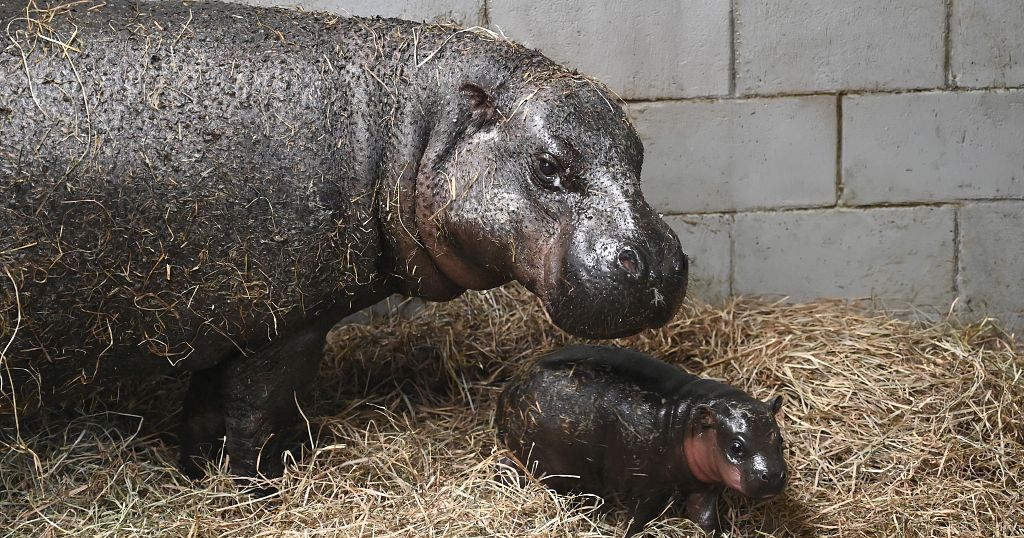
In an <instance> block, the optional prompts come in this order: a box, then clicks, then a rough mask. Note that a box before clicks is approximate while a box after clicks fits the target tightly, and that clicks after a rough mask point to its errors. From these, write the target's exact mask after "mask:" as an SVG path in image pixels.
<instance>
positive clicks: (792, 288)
mask: <svg viewBox="0 0 1024 538" xmlns="http://www.w3.org/2000/svg"><path fill="white" fill-rule="evenodd" d="M953 253H954V210H953V208H951V207H940V208H935V207H911V208H880V209H865V210H860V209H856V210H851V209H828V210H808V211H785V212H775V213H740V214H737V215H736V222H735V225H734V227H733V275H734V276H733V292H734V293H737V294H742V295H765V294H770V295H788V296H790V297H791V298H792V299H794V300H805V299H812V298H868V297H870V298H874V299H880V300H882V301H884V302H885V303H886V304H890V305H900V306H902V305H906V304H914V305H935V306H943V305H946V306H948V305H949V304H951V303H952V301H953V298H954V297H955V292H954V289H953V279H954V261H953V259H954V254H953Z"/></svg>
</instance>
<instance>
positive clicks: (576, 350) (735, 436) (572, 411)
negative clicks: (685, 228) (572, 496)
mask: <svg viewBox="0 0 1024 538" xmlns="http://www.w3.org/2000/svg"><path fill="white" fill-rule="evenodd" d="M781 402H782V400H781V397H776V398H775V399H773V400H771V401H770V402H768V403H765V402H761V401H758V400H755V399H754V398H751V397H750V396H749V395H747V394H746V393H744V392H743V391H741V390H739V389H736V388H733V387H730V386H729V385H725V384H722V383H719V382H716V381H712V380H709V379H702V378H699V377H696V376H692V375H689V374H686V373H684V372H683V371H681V370H679V369H678V368H676V367H674V366H671V365H669V364H667V363H665V362H662V361H660V360H658V359H655V358H654V357H651V356H649V355H645V354H643V353H638V352H635V351H630V350H627V349H619V348H614V347H607V346H572V347H568V348H564V349H561V350H558V351H555V352H552V353H550V354H548V355H545V356H543V357H541V358H540V359H539V360H538V361H537V362H536V363H535V364H534V365H532V366H531V367H530V368H529V369H527V370H524V371H523V372H522V373H520V374H519V375H517V376H516V377H515V378H514V379H513V380H512V381H511V382H510V383H509V385H508V387H506V388H505V391H504V392H503V393H502V394H501V397H500V399H499V402H498V411H497V425H498V432H499V437H500V438H501V440H502V441H503V442H504V443H505V444H506V445H507V446H508V448H509V450H511V452H512V454H513V455H514V456H515V457H516V458H517V459H518V460H519V461H520V463H521V464H523V465H524V466H525V467H526V468H527V469H529V470H530V472H532V473H533V474H534V476H536V477H538V478H539V479H540V480H541V481H542V482H543V483H544V484H545V485H547V486H549V487H551V488H553V489H555V490H557V491H561V492H569V491H576V492H584V493H593V494H596V495H600V496H602V497H605V498H611V499H617V500H619V501H620V502H622V503H623V504H625V505H626V506H627V507H630V508H632V509H633V518H632V522H631V523H630V525H629V528H628V529H627V531H626V536H627V537H628V536H632V535H633V534H635V533H637V532H640V530H641V529H643V527H644V525H646V524H647V523H648V522H649V521H650V520H651V519H653V518H654V517H656V516H657V515H658V514H659V513H661V511H662V510H663V509H664V508H665V506H666V505H667V504H668V501H669V500H670V498H671V497H672V495H674V494H678V495H680V497H681V499H682V500H683V502H684V503H685V510H686V516H687V517H688V518H690V519H691V520H693V521H694V522H696V523H697V525H699V526H700V527H701V528H702V529H704V530H705V531H707V532H713V533H716V534H717V533H718V531H719V529H720V524H719V521H718V498H719V495H720V494H721V492H722V490H723V489H724V488H730V489H733V490H735V491H738V492H740V493H742V494H743V495H746V496H748V497H754V498H767V497H771V496H773V495H776V494H778V493H780V492H781V491H782V490H783V488H784V487H785V485H786V478H787V477H786V462H785V460H784V459H783V451H782V436H781V434H780V433H779V427H778V424H776V422H775V418H774V416H775V414H776V413H777V412H778V411H779V407H780V405H781Z"/></svg>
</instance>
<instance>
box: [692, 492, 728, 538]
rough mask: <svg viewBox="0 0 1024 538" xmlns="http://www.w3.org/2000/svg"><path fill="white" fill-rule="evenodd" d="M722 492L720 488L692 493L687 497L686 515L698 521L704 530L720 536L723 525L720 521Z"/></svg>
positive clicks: (695, 521)
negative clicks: (719, 501) (719, 504)
mask: <svg viewBox="0 0 1024 538" xmlns="http://www.w3.org/2000/svg"><path fill="white" fill-rule="evenodd" d="M721 494H722V490H721V489H720V488H716V489H712V490H709V491H704V492H701V493H691V494H690V495H689V496H688V497H686V517H688V518H690V520H691V521H693V522H694V523H696V524H697V525H698V526H699V527H700V528H701V529H703V530H704V532H709V533H711V534H712V536H718V535H719V531H721V525H720V524H719V522H718V497H719V496H720V495H721Z"/></svg>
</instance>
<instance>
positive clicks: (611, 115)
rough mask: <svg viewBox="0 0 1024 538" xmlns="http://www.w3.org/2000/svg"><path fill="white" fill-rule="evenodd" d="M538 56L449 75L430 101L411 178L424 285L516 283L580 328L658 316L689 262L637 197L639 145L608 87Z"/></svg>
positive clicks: (611, 329) (680, 288) (608, 329)
mask: <svg viewBox="0 0 1024 538" xmlns="http://www.w3.org/2000/svg"><path fill="white" fill-rule="evenodd" d="M520 50H521V49H520ZM530 59H531V60H532V61H526V62H521V63H520V64H519V65H518V66H517V67H516V68H515V69H514V70H512V71H511V72H506V71H503V70H501V69H497V70H495V69H488V68H487V67H486V66H485V67H484V68H481V69H478V70H477V72H476V77H470V78H468V79H467V78H461V79H454V80H451V81H450V88H451V91H450V92H448V94H447V95H446V96H445V97H444V98H441V99H440V100H439V101H438V102H436V103H435V104H434V106H436V110H437V111H436V113H437V114H438V116H437V118H438V119H437V121H436V123H435V124H434V126H433V130H432V131H431V134H430V141H429V143H428V145H427V148H426V151H425V157H424V159H423V161H422V162H421V164H420V169H419V170H418V173H417V174H416V185H415V192H416V194H415V226H416V228H417V230H418V233H419V239H420V245H421V246H422V247H424V250H425V251H426V252H427V253H429V259H430V263H432V264H433V267H430V268H425V269H426V270H425V271H422V272H421V273H420V274H421V275H423V278H424V279H426V280H429V281H430V282H427V283H426V285H424V284H423V283H421V285H420V288H421V289H425V288H427V287H430V286H433V287H434V288H435V289H438V288H441V289H443V288H445V286H447V287H448V288H450V289H452V290H458V291H461V290H462V289H488V288H492V287H494V286H497V285H500V284H502V283H504V282H507V281H509V280H512V279H514V280H517V281H519V282H520V283H522V284H523V285H525V286H526V287H527V288H528V289H529V290H530V291H532V292H533V293H534V294H536V295H537V296H538V297H540V299H541V300H542V302H543V304H544V306H545V308H546V310H547V312H548V314H549V315H550V317H551V319H552V320H553V321H554V322H555V323H556V324H557V325H558V326H559V327H561V328H562V329H564V330H565V331H567V332H569V333H572V334H575V335H578V336H583V337H590V338H613V337H619V336H625V335H629V334H633V333H636V332H638V331H640V330H643V329H645V328H650V327H658V326H661V325H663V324H664V323H666V322H667V321H668V320H669V319H670V318H671V317H672V316H673V315H674V314H675V312H676V310H677V308H678V307H679V305H680V303H681V302H682V300H683V297H684V295H685V293H686V281H687V259H686V256H685V255H684V254H683V252H682V250H681V248H680V245H679V240H678V239H677V238H676V236H675V234H674V233H673V232H672V230H671V229H670V228H669V227H668V226H667V225H666V224H665V222H664V221H662V219H661V218H660V217H659V216H658V215H657V214H656V213H655V212H654V211H653V209H652V208H651V207H650V205H648V204H647V202H646V201H645V200H644V198H643V194H642V193H641V190H640V168H641V164H642V163H643V145H642V144H641V142H640V139H639V137H638V136H637V134H636V131H635V130H634V129H633V127H632V125H631V124H630V122H629V120H628V119H627V118H626V115H625V113H624V112H623V110H622V109H621V107H619V106H618V104H617V103H616V99H615V98H613V97H612V96H611V95H610V94H609V93H608V92H607V91H606V90H605V89H603V87H602V86H601V85H599V84H597V83H595V82H593V81H591V80H590V79H587V78H585V77H582V76H580V75H578V74H575V73H570V72H566V71H565V70H563V69H561V68H559V67H557V66H554V65H553V64H550V62H548V61H547V60H546V59H543V57H541V56H539V55H536V56H534V57H531V58H530ZM496 72H497V73H498V75H496V74H495V73H496ZM444 85H445V84H442V86H444ZM421 261H422V260H421ZM445 280H446V281H447V282H438V281H445ZM420 294H421V295H427V294H424V293H420Z"/></svg>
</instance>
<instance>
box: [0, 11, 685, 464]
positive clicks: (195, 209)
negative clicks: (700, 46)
mask: <svg viewBox="0 0 1024 538" xmlns="http://www.w3.org/2000/svg"><path fill="white" fill-rule="evenodd" d="M0 30H2V31H3V32H4V36H3V37H4V39H3V40H2V45H0V46H2V47H3V49H2V51H0V278H2V280H0V287H2V289H3V293H2V295H0V298H2V302H0V346H3V347H0V351H3V360H4V361H5V365H4V368H3V369H0V371H3V372H4V374H3V375H4V376H5V377H6V378H7V379H5V383H4V387H5V388H4V391H3V392H4V393H5V398H6V399H5V401H4V405H5V407H6V409H7V413H8V416H10V415H9V414H10V412H11V410H12V409H13V408H14V407H16V406H15V405H14V404H15V402H14V397H15V395H18V396H20V397H21V399H20V400H18V402H17V403H18V405H20V406H22V407H24V406H25V405H26V402H29V401H39V400H42V401H45V397H46V396H47V395H51V394H60V393H67V391H69V390H70V389H72V388H73V387H74V386H81V385H91V386H94V387H95V386H103V385H106V384H110V383H113V382H114V381H113V380H123V379H125V378H127V377H128V376H131V375H134V374H152V373H159V372H167V371H168V370H171V371H176V372H181V373H184V372H189V373H190V374H191V381H190V387H189V392H188V394H187V395H186V399H185V403H184V427H183V436H182V443H183V447H182V461H183V463H184V464H185V466H186V470H189V471H191V472H196V471H197V470H198V468H197V467H195V459H194V457H195V456H206V455H208V452H209V450H210V449H211V447H213V446H220V442H219V440H218V439H219V438H221V437H224V436H225V435H226V448H227V451H228V453H229V455H230V464H231V469H232V471H233V472H235V473H238V474H243V475H251V474H254V473H256V472H257V471H261V472H266V473H268V474H275V473H277V472H279V471H280V458H279V457H278V453H279V451H280V448H279V439H280V437H281V436H280V435H279V432H280V431H281V430H282V428H284V427H285V426H286V425H288V424H289V423H294V422H295V419H294V417H295V413H296V407H295V393H296V391H299V390H300V389H302V388H304V387H306V386H308V385H309V383H310V381H311V379H312V377H313V376H314V374H315V372H316V370H317V365H318V360H319V358H320V355H321V353H322V348H323V344H324V336H325V334H326V333H327V331H328V330H329V329H330V328H331V327H332V326H333V325H334V324H335V323H336V322H337V321H338V320H339V319H341V318H342V317H344V316H345V315H347V314H349V313H352V312H354V311H357V310H359V309H361V308H364V307H366V306H368V305H371V304H373V303H376V302H377V301H379V300H381V299H382V298H384V297H386V296H388V295H390V294H392V293H402V294H405V295H409V296H415V297H422V298H425V299H428V300H433V301H444V300H448V299H452V298H454V297H456V296H458V295H459V294H460V293H462V292H463V291H464V290H466V289H477V290H482V289H487V288H491V287H494V286H498V285H500V284H502V283H504V282H508V281H510V280H517V281H519V282H521V283H522V284H524V285H525V286H526V287H527V288H529V289H530V290H531V291H532V292H533V293H535V294H536V295H537V296H539V297H540V298H541V300H542V302H543V304H544V306H545V308H546V309H547V311H548V313H549V314H550V316H551V319H553V320H554V322H555V323H556V324H558V325H559V326H560V327H561V328H563V329H564V330H566V331H568V332H570V333H573V334H576V335H581V336H585V337H594V338H601V337H616V336H623V335H628V334H631V333H635V332H637V331H640V330H642V329H644V328H648V327H656V326H659V325H661V324H664V323H665V322H666V321H668V320H669V318H671V317H672V315H673V313H674V312H675V311H676V309H677V307H678V306H679V304H680V302H681V301H682V298H683V295H684V294H685V287H686V257H685V256H684V255H683V253H682V252H681V250H680V247H679V242H678V240H677V239H676V237H675V236H674V235H673V233H672V232H671V231H670V229H669V228H668V227H667V226H666V225H665V223H664V222H663V221H662V220H661V219H660V218H659V217H658V216H657V215H656V214H655V213H654V211H652V209H651V208H650V206H648V204H647V203H646V202H645V201H644V199H643V196H642V194H641V192H640V182H639V177H640V165H641V162H642V160H643V147H642V145H641V143H640V140H639V139H638V137H637V135H636V133H635V131H634V130H633V128H632V127H631V125H630V123H629V121H628V120H627V119H626V116H625V115H624V114H623V111H622V109H621V108H620V107H619V106H618V105H617V104H616V101H615V99H614V98H613V97H612V96H611V95H610V94H609V93H608V92H607V91H606V90H605V89H603V88H602V87H601V86H600V85H599V84H597V83H595V82H594V81H592V80H590V79H588V78H585V77H583V76H580V75H578V74H576V73H574V72H570V71H567V70H565V69H564V68H561V67H559V66H557V65H555V64H553V63H552V62H551V61H549V60H547V59H546V58H544V57H543V56H541V55H540V54H539V53H537V52H536V51H532V50H529V49H525V48H523V47H521V46H519V45H516V44H515V43H512V42H509V41H507V40H504V39H498V38H497V37H496V36H493V35H490V34H488V33H486V32H483V31H472V30H460V29H458V28H455V27H451V26H441V25H424V24H417V23H412V22H406V21H400V20H393V19H363V18H356V17H336V16H330V15H325V14H310V13H300V12H295V11H287V10H271V9H259V8H254V7H247V6H241V5H232V4H223V3H216V2H210V3H202V4H200V3H181V2H177V1H175V2H163V3H148V2H136V1H134V0H129V1H125V0H103V1H99V0H97V1H91V0H89V1H79V2H72V3H70V4H67V5H65V6H63V7H56V8H53V9H39V8H37V7H36V3H35V2H28V6H27V7H26V2H24V1H20V0H17V1H7V2H3V3H2V4H0ZM19 373H23V374H25V375H21V374H19ZM12 378H13V379H12ZM12 382H13V384H14V386H15V387H16V388H17V390H15V391H11V384H12ZM39 395H41V396H43V398H38V397H37V396H39ZM11 422H13V421H7V422H5V424H7V425H8V426H10V423H11ZM261 449H262V452H263V453H262V456H261ZM257 462H260V463H259V464H258V463H257Z"/></svg>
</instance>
